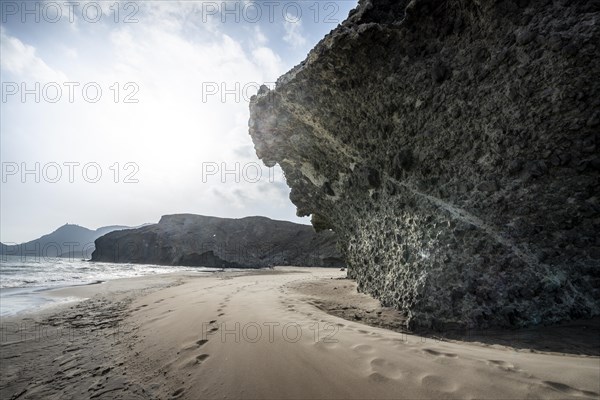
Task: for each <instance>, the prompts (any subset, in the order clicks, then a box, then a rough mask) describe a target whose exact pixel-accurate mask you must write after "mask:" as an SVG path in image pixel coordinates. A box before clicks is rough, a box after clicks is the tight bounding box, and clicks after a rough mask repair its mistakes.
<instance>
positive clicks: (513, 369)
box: [487, 360, 520, 372]
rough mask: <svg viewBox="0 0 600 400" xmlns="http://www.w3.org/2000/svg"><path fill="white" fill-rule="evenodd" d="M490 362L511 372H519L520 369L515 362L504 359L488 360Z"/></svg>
mask: <svg viewBox="0 0 600 400" xmlns="http://www.w3.org/2000/svg"><path fill="white" fill-rule="evenodd" d="M487 361H488V363H489V364H491V365H494V366H496V367H498V368H500V369H501V370H504V371H509V372H518V371H520V369H519V368H518V367H516V366H515V365H514V364H511V363H509V362H506V361H502V360H487Z"/></svg>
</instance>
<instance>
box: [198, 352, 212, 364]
mask: <svg viewBox="0 0 600 400" xmlns="http://www.w3.org/2000/svg"><path fill="white" fill-rule="evenodd" d="M208 357H209V356H208V354H200V355H199V356H196V364H200V363H202V362H203V361H204V360H206V359H207V358H208Z"/></svg>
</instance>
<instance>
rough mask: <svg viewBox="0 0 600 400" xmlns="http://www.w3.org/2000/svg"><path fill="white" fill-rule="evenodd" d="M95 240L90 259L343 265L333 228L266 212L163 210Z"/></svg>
mask: <svg viewBox="0 0 600 400" xmlns="http://www.w3.org/2000/svg"><path fill="white" fill-rule="evenodd" d="M95 244H96V250H95V251H94V252H93V253H92V261H104V262H116V263H141V264H158V265H187V266H199V267H216V268H222V267H228V268H263V267H271V266H276V265H295V266H308V267H341V266H344V261H343V259H342V256H341V254H340V252H339V250H338V249H337V247H336V246H337V245H336V235H335V233H333V232H331V231H329V230H328V231H324V232H320V233H316V232H315V231H314V229H313V228H312V227H311V226H310V225H301V224H295V223H293V222H289V221H276V220H272V219H270V218H266V217H246V218H240V219H234V218H219V217H209V216H204V215H194V214H175V215H165V216H163V217H162V218H161V219H160V221H159V222H158V224H153V225H147V226H143V227H141V228H137V229H126V230H120V231H114V232H111V233H108V234H106V235H104V236H101V237H100V238H98V239H96V242H95Z"/></svg>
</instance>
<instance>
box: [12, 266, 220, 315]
mask: <svg viewBox="0 0 600 400" xmlns="http://www.w3.org/2000/svg"><path fill="white" fill-rule="evenodd" d="M216 270H217V269H215V268H204V267H180V266H161V265H149V264H112V263H99V262H89V261H85V260H71V259H66V258H64V259H63V258H52V259H44V258H39V257H28V258H25V257H21V256H6V255H0V316H9V315H15V314H18V313H23V312H26V311H36V310H38V309H41V308H44V307H48V306H52V305H56V304H59V303H64V302H71V301H77V300H81V299H75V298H57V297H55V296H46V295H45V293H47V292H48V290H51V289H57V288H60V287H66V286H75V285H89V284H93V283H101V282H105V281H108V280H111V279H118V278H129V277H136V276H146V275H156V274H166V273H171V272H184V271H193V272H214V271H216Z"/></svg>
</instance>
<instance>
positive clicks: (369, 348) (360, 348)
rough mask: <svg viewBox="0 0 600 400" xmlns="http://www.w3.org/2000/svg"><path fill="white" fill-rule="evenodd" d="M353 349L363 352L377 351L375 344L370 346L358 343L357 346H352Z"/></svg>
mask: <svg viewBox="0 0 600 400" xmlns="http://www.w3.org/2000/svg"><path fill="white" fill-rule="evenodd" d="M352 349H353V350H354V351H356V352H358V353H363V354H369V353H373V352H374V351H375V349H374V348H373V346H369V345H368V344H357V345H356V346H354V347H352Z"/></svg>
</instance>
